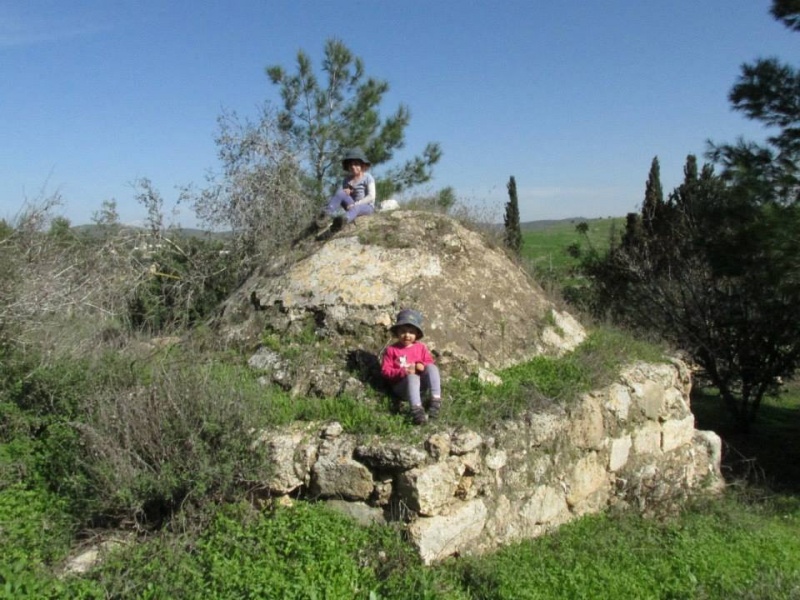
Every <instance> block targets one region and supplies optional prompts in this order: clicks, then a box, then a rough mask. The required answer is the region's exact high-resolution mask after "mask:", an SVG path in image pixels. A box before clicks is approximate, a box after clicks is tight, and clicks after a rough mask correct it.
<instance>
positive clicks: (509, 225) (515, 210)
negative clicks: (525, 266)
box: [503, 175, 522, 256]
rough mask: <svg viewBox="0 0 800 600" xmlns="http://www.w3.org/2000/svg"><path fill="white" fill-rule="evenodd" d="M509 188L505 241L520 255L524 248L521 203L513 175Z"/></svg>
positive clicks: (505, 219) (516, 254) (509, 181)
mask: <svg viewBox="0 0 800 600" xmlns="http://www.w3.org/2000/svg"><path fill="white" fill-rule="evenodd" d="M506 187H507V188H508V202H507V203H506V214H505V218H504V221H503V222H504V224H505V238H504V239H505V243H506V246H507V247H508V248H509V249H510V250H511V251H512V252H513V253H514V255H515V256H519V255H520V252H521V250H522V229H521V228H520V224H519V203H518V201H517V182H516V180H515V179H514V176H513V175H512V176H511V178H510V179H509V180H508V184H507V185H506Z"/></svg>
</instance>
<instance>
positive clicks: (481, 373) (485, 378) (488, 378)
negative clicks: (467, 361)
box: [478, 367, 503, 386]
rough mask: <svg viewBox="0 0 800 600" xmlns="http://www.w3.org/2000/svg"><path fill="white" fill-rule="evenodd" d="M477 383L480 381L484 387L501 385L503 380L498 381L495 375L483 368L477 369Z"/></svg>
mask: <svg viewBox="0 0 800 600" xmlns="http://www.w3.org/2000/svg"><path fill="white" fill-rule="evenodd" d="M478 381H480V382H481V383H482V384H484V385H494V386H496V385H502V384H503V380H502V379H500V378H499V377H498V376H497V375H495V374H494V373H492V372H491V371H490V370H489V369H484V368H483V367H479V368H478Z"/></svg>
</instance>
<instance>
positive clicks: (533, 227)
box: [519, 217, 600, 231]
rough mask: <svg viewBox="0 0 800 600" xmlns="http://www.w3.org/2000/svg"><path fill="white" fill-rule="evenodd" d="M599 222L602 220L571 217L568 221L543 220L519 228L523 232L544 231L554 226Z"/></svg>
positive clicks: (528, 222) (526, 223)
mask: <svg viewBox="0 0 800 600" xmlns="http://www.w3.org/2000/svg"><path fill="white" fill-rule="evenodd" d="M598 220H600V219H587V218H585V217H570V218H568V219H543V220H541V221H525V222H524V223H520V224H519V226H520V229H522V231H541V230H542V229H549V228H550V227H553V226H554V225H565V224H573V225H577V224H578V223H585V222H589V221H598Z"/></svg>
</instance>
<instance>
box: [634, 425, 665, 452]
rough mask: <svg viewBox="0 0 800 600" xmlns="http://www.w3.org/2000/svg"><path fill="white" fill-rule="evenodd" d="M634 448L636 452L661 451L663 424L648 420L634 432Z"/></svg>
mask: <svg viewBox="0 0 800 600" xmlns="http://www.w3.org/2000/svg"><path fill="white" fill-rule="evenodd" d="M633 450H634V452H636V454H656V453H659V452H661V426H660V425H659V424H658V423H655V422H653V421H647V422H645V423H643V424H642V426H641V427H640V428H639V429H638V430H637V431H635V432H634V433H633Z"/></svg>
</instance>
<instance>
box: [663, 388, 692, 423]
mask: <svg viewBox="0 0 800 600" xmlns="http://www.w3.org/2000/svg"><path fill="white" fill-rule="evenodd" d="M664 402H665V404H666V407H667V410H668V411H669V412H670V414H673V415H675V416H684V415H686V414H687V413H688V412H689V403H688V402H687V401H686V397H684V395H683V392H681V390H679V389H678V388H674V387H671V388H669V389H668V390H666V391H665V392H664Z"/></svg>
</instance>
